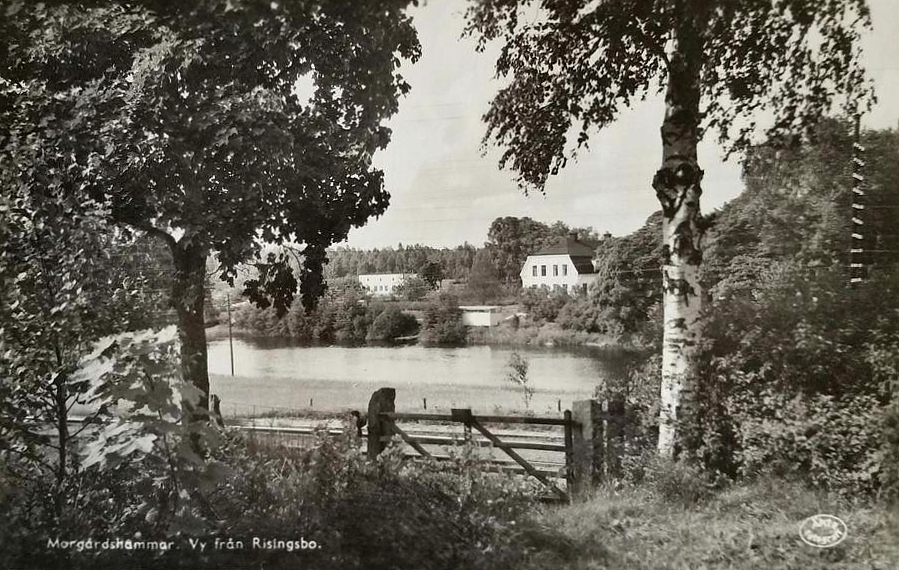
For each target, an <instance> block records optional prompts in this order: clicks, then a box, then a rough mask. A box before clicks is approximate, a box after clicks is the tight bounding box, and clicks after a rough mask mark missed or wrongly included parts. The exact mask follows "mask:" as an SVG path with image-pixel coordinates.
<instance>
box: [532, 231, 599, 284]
mask: <svg viewBox="0 0 899 570" xmlns="http://www.w3.org/2000/svg"><path fill="white" fill-rule="evenodd" d="M597 245H598V244H596V243H594V242H589V241H580V240H578V237H577V234H573V233H572V234H568V235H567V236H566V237H563V238H559V239H557V240H556V241H555V242H554V243H553V244H552V245H550V246H548V247H544V248H543V249H541V250H539V251H537V252H535V253H533V254H531V255H529V256H528V258H527V260H526V261H525V262H524V267H522V268H521V274H520V275H521V285H522V287H525V288H529V287H533V288H541V289H551V290H553V291H566V292H568V293H572V294H574V293H584V292H586V291H587V287H589V286H590V284H591V283H593V282H594V281H596V278H597V275H596V268H595V267H594V266H593V251H594V250H595V249H596V247H597Z"/></svg>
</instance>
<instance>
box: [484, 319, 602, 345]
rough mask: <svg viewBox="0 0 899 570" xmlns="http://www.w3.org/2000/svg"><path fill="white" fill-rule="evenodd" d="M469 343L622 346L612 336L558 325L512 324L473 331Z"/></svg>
mask: <svg viewBox="0 0 899 570" xmlns="http://www.w3.org/2000/svg"><path fill="white" fill-rule="evenodd" d="M468 344H497V345H512V346H608V345H615V344H620V341H619V339H618V338H616V337H614V336H610V335H603V334H596V333H586V332H581V331H574V330H569V329H563V328H562V327H560V326H559V325H557V324H555V323H546V324H543V325H540V326H537V325H522V326H519V327H518V328H514V327H511V326H508V325H503V326H499V327H491V328H486V327H485V328H469V329H468Z"/></svg>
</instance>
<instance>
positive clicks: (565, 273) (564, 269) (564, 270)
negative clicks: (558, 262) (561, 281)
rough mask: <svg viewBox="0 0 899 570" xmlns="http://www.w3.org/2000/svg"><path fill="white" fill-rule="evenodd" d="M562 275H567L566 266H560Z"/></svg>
mask: <svg viewBox="0 0 899 570" xmlns="http://www.w3.org/2000/svg"><path fill="white" fill-rule="evenodd" d="M562 275H568V264H567V263H566V264H564V265H563V266H562Z"/></svg>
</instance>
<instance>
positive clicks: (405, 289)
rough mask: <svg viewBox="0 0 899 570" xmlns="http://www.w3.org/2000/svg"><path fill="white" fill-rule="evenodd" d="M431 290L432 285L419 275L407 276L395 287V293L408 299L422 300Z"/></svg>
mask: <svg viewBox="0 0 899 570" xmlns="http://www.w3.org/2000/svg"><path fill="white" fill-rule="evenodd" d="M430 290H431V285H430V284H429V283H428V282H427V281H426V280H425V279H424V278H422V277H419V276H418V275H415V276H412V277H406V278H405V279H404V280H403V281H402V283H400V284H399V285H397V286H396V287H395V288H394V294H395V295H396V296H397V297H399V298H401V299H404V300H406V301H420V300H422V299H423V298H424V296H425V295H427V293H428V291H430Z"/></svg>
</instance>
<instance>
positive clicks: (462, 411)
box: [450, 408, 471, 442]
mask: <svg viewBox="0 0 899 570" xmlns="http://www.w3.org/2000/svg"><path fill="white" fill-rule="evenodd" d="M450 417H452V418H453V421H454V422H462V425H463V426H464V427H463V431H462V433H463V437H464V438H465V441H466V442H468V441H471V409H470V408H450Z"/></svg>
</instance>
